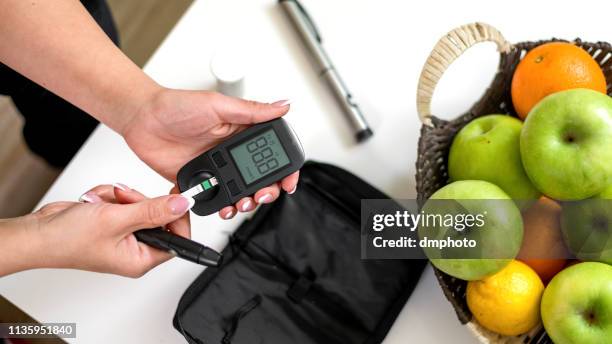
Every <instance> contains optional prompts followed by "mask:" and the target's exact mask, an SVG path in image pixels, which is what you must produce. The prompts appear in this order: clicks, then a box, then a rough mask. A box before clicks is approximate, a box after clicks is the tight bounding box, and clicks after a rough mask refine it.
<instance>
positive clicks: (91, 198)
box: [79, 192, 104, 203]
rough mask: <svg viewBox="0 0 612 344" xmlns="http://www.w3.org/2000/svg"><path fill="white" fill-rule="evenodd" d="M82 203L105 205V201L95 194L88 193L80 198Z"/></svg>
mask: <svg viewBox="0 0 612 344" xmlns="http://www.w3.org/2000/svg"><path fill="white" fill-rule="evenodd" d="M79 202H81V203H104V200H103V199H102V198H101V197H100V196H98V195H96V194H95V193H93V192H86V193H84V194H82V195H81V197H79Z"/></svg>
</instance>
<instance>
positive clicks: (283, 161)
mask: <svg viewBox="0 0 612 344" xmlns="http://www.w3.org/2000/svg"><path fill="white" fill-rule="evenodd" d="M230 154H231V155H232V158H233V159H234V162H235V163H236V166H238V170H239V171H240V174H241V175H242V178H243V179H244V182H245V183H246V184H251V183H253V182H255V181H257V180H258V179H260V178H262V177H265V176H267V175H268V174H270V173H272V172H274V171H276V170H278V169H279V168H281V167H283V166H286V165H288V164H289V162H290V161H289V157H288V156H287V152H285V149H284V148H283V146H282V145H281V143H280V140H279V139H278V136H276V133H275V132H274V130H273V129H270V130H266V131H264V132H263V133H261V134H259V135H256V136H253V137H251V138H249V139H248V140H247V141H246V142H244V143H241V144H239V145H237V146H235V147H233V148H231V149H230Z"/></svg>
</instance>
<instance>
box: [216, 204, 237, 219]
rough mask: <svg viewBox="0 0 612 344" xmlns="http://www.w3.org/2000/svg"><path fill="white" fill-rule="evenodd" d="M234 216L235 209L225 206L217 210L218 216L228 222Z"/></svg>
mask: <svg viewBox="0 0 612 344" xmlns="http://www.w3.org/2000/svg"><path fill="white" fill-rule="evenodd" d="M235 215H236V208H235V207H234V206H231V205H230V206H227V207H225V208H223V209H221V210H219V216H220V217H221V218H222V219H224V220H229V219H231V218H233V217H234V216H235Z"/></svg>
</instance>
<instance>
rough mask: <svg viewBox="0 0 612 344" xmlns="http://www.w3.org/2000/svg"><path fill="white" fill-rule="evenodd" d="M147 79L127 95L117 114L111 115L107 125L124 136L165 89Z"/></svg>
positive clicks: (147, 112) (146, 112) (146, 113)
mask: <svg viewBox="0 0 612 344" xmlns="http://www.w3.org/2000/svg"><path fill="white" fill-rule="evenodd" d="M147 78H148V76H147ZM149 81H150V82H144V83H141V85H139V86H138V90H137V91H134V92H132V93H130V94H129V95H128V97H127V99H126V101H125V103H124V105H123V106H121V109H119V110H118V111H117V113H118V114H119V115H118V116H113V117H114V118H113V119H112V122H113V125H109V127H111V129H113V130H114V131H116V132H117V133H118V134H119V135H121V136H123V137H124V138H125V136H126V135H127V133H128V132H129V130H130V128H131V127H133V126H134V124H135V123H137V122H139V121H141V120H142V118H144V117H145V116H147V115H148V114H149V113H150V110H149V109H150V108H151V107H152V104H154V103H155V102H156V99H158V98H159V96H160V94H162V93H163V92H164V91H165V90H166V88H165V87H163V86H161V85H159V84H158V83H156V82H155V81H153V80H152V79H149ZM105 124H106V123H105Z"/></svg>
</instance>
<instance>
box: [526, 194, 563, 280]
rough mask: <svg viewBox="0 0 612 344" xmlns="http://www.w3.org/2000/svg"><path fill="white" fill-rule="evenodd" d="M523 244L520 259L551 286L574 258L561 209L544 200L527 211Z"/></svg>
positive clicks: (542, 198)
mask: <svg viewBox="0 0 612 344" xmlns="http://www.w3.org/2000/svg"><path fill="white" fill-rule="evenodd" d="M523 228H524V234H523V244H522V246H521V250H520V251H519V254H518V256H517V259H518V260H520V261H522V262H524V263H525V264H527V265H529V266H530V267H531V268H532V269H533V270H535V272H536V273H537V274H538V275H539V276H540V278H541V279H542V281H543V282H544V283H548V281H550V280H551V279H552V278H553V277H554V276H555V275H556V274H557V273H558V272H559V271H561V270H563V268H564V267H565V264H566V261H567V259H566V258H567V257H569V256H570V254H569V251H568V250H567V247H566V246H565V242H564V241H563V233H562V232H561V206H560V205H559V204H558V203H557V202H555V201H553V200H551V199H550V198H546V197H541V198H540V199H539V200H538V201H537V202H535V203H534V204H533V205H531V206H530V207H529V208H527V209H526V210H525V211H523Z"/></svg>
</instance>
